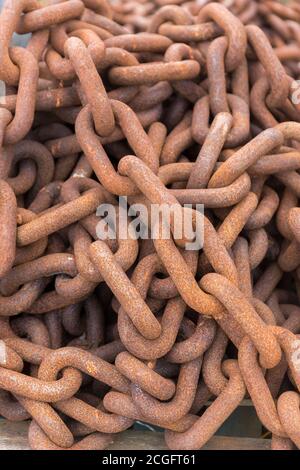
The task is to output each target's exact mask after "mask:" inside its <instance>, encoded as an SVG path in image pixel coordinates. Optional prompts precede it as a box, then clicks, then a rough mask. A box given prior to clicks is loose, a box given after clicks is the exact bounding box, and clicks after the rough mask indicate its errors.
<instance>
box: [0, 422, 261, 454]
mask: <svg viewBox="0 0 300 470" xmlns="http://www.w3.org/2000/svg"><path fill="white" fill-rule="evenodd" d="M27 429H28V423H26V422H22V423H11V422H8V421H5V420H0V450H28V449H29V446H28V441H27ZM268 449H270V440H269V439H265V440H264V439H253V438H237V437H223V436H215V437H213V438H212V439H211V440H210V441H209V442H208V443H207V444H206V446H205V448H204V450H268ZM108 450H166V446H165V444H164V439H163V433H160V432H151V431H126V432H124V433H122V434H121V435H120V436H116V439H115V441H114V443H113V444H112V445H111V446H110V447H109V448H108Z"/></svg>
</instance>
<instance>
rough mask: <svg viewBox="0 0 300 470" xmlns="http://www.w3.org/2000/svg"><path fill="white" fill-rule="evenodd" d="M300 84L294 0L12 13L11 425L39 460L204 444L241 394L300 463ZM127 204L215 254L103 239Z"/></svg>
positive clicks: (5, 254)
mask: <svg viewBox="0 0 300 470" xmlns="http://www.w3.org/2000/svg"><path fill="white" fill-rule="evenodd" d="M14 33H18V34H21V35H23V34H24V35H27V34H28V36H29V40H28V43H27V46H26V47H16V46H12V45H11V44H12V42H11V40H12V38H13V36H14ZM298 78H300V3H299V2H297V1H296V0H294V1H290V2H279V1H273V0H264V1H255V0H232V1H225V0H224V1H220V2H210V1H205V0H203V1H201V0H200V1H199V0H197V1H188V2H184V1H183V0H173V1H172V0H170V1H169V0H155V1H150V0H145V1H143V0H139V1H138V0H128V1H125V0H115V1H112V2H108V1H107V0H68V1H59V0H58V1H57V0H55V1H53V0H40V1H38V0H6V2H4V6H3V8H2V11H1V14H0V80H1V83H0V88H1V91H2V96H1V97H0V154H1V157H0V173H1V180H0V338H1V340H0V415H1V416H3V417H5V418H6V419H8V420H11V421H23V420H28V419H29V418H31V419H32V420H31V423H30V426H29V434H28V439H29V444H30V446H31V447H32V448H33V449H57V450H58V449H61V450H63V449H65V450H66V449H73V450H75V449H78V450H80V449H105V448H106V447H107V446H109V444H110V443H111V442H112V441H114V439H115V438H116V436H117V435H118V433H121V432H122V431H125V430H126V429H129V428H131V427H132V426H133V425H134V423H135V422H136V421H138V422H143V423H147V424H149V425H151V426H152V425H154V426H155V425H156V426H158V427H160V428H162V429H163V430H164V435H165V441H166V444H167V446H168V447H169V448H170V449H180V450H183V449H200V448H202V447H203V446H204V445H205V443H206V442H207V441H208V440H209V439H210V438H211V437H212V436H213V435H214V434H215V433H216V432H217V431H218V429H219V428H220V427H221V426H222V424H223V423H224V422H225V421H226V420H227V419H228V418H229V416H230V415H231V414H232V413H233V412H234V411H235V410H236V409H237V407H239V406H240V404H241V402H242V401H243V400H244V399H251V401H252V403H253V406H254V407H255V410H256V412H257V416H258V418H259V420H260V422H261V424H262V433H263V434H264V435H267V436H268V437H270V438H271V437H272V448H273V449H293V448H294V447H295V446H296V447H298V448H300V335H299V336H297V335H298V334H299V333H300V306H299V296H300V207H298V198H299V197H300V173H299V171H300V87H299V82H298ZM119 196H126V198H127V201H128V207H129V208H130V207H132V206H134V205H136V204H144V205H145V206H147V207H150V206H151V205H154V204H159V205H161V204H166V205H169V206H170V207H171V206H172V207H173V206H174V207H176V209H177V210H178V211H179V212H181V213H182V214H183V215H184V214H187V213H189V214H190V215H191V217H192V218H193V220H194V218H196V212H197V217H198V216H199V214H200V215H201V217H202V225H203V231H204V243H203V248H201V249H197V250H187V249H185V243H184V241H185V240H184V239H182V240H179V239H176V240H175V237H169V238H164V237H163V236H158V237H157V238H155V239H148V240H147V239H136V238H135V237H131V236H128V237H124V238H121V237H119V238H118V237H117V239H109V238H107V239H106V240H101V239H99V237H98V236H97V225H98V223H99V220H103V217H102V219H101V217H100V216H99V215H97V208H98V207H99V206H100V205H101V204H110V205H113V206H114V207H115V208H116V211H117V212H118V210H119V209H118V208H119V206H118V198H119ZM197 204H203V205H204V208H205V210H204V213H203V214H201V213H200V212H199V211H196V205H197ZM186 205H190V208H188V207H186ZM119 215H120V214H119ZM131 221H132V218H131V217H128V220H127V221H126V224H127V228H128V232H129V231H130V230H129V229H130V223H131ZM118 223H120V222H119V218H118ZM163 225H164V220H161V221H160V226H159V234H160V235H161V232H162V227H163ZM123 228H124V227H123Z"/></svg>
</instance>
